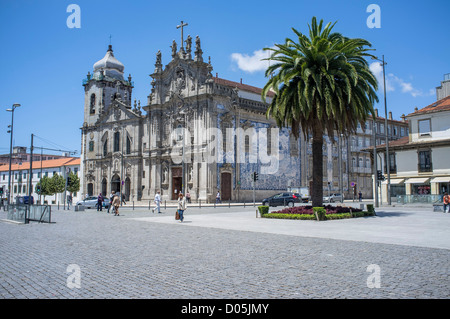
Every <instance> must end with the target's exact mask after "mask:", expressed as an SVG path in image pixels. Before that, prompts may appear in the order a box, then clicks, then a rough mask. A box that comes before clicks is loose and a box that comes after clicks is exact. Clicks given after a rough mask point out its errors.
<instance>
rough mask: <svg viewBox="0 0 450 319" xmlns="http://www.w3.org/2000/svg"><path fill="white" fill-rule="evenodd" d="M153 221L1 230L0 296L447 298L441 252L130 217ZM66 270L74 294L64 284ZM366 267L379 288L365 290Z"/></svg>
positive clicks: (72, 218) (72, 222) (107, 219)
mask: <svg viewBox="0 0 450 319" xmlns="http://www.w3.org/2000/svg"><path fill="white" fill-rule="evenodd" d="M206 211H207V209H204V210H203V212H202V213H204V214H206ZM2 213H3V212H2ZM156 215H157V214H151V213H149V212H148V211H145V212H142V211H141V212H139V211H131V210H128V211H127V210H126V209H124V210H122V216H118V217H115V216H112V215H111V214H107V213H106V212H102V213H100V212H96V211H85V212H73V211H71V212H67V211H53V217H52V220H53V221H54V222H55V223H53V224H38V223H31V224H28V225H16V224H12V223H5V222H0V253H1V258H0V298H6V299H10V298H32V299H33V298H64V299H66V298H152V299H153V298H164V299H171V298H194V299H198V298H211V299H215V298H221V299H223V298H252V299H253V298H268V299H272V298H273V299H279V298H289V299H292V298H383V299H384V298H449V291H450V289H449V288H450V283H449V261H450V251H449V250H447V249H436V248H427V247H414V246H406V245H391V244H380V243H370V242H363V241H347V240H334V239H333V240H331V239H327V238H308V237H300V236H289V235H279V234H270V233H262V232H251V231H236V230H227V229H218V228H208V227H195V226H192V225H190V227H186V225H183V224H181V223H178V222H176V221H175V220H174V222H173V224H170V223H153V222H142V221H139V220H136V219H133V217H140V216H149V217H154V218H158V217H159V216H156ZM161 215H164V214H161ZM166 216H167V215H166ZM449 217H450V216H449ZM0 218H4V216H3V215H0ZM299 222H305V221H299ZM71 264H76V265H78V266H79V268H80V274H81V276H80V288H69V287H68V285H67V280H68V277H69V276H70V275H71V274H72V273H71V272H67V267H68V266H69V265H71ZM371 264H376V265H378V266H379V267H380V270H381V273H380V279H381V282H380V284H381V286H380V288H369V287H368V286H367V279H368V277H369V276H370V275H371V272H368V271H367V267H368V266H369V265H371Z"/></svg>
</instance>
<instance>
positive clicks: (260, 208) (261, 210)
mask: <svg viewBox="0 0 450 319" xmlns="http://www.w3.org/2000/svg"><path fill="white" fill-rule="evenodd" d="M258 211H259V213H260V214H261V217H262V216H263V215H266V214H267V213H269V206H258Z"/></svg>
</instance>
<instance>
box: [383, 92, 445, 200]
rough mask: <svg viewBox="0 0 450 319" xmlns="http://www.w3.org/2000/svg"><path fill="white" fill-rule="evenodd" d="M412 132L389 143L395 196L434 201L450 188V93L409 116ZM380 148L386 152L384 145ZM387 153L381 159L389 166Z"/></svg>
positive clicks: (385, 184)
mask: <svg viewBox="0 0 450 319" xmlns="http://www.w3.org/2000/svg"><path fill="white" fill-rule="evenodd" d="M407 118H408V122H409V135H408V136H406V137H404V138H402V139H400V140H397V141H392V142H390V143H389V157H390V159H391V163H392V162H394V163H395V166H394V170H391V176H390V177H391V180H390V182H391V187H390V188H391V198H394V199H396V198H395V196H397V195H402V196H403V195H405V196H406V198H407V200H410V199H411V198H413V199H414V196H416V198H417V196H422V197H424V195H425V197H429V199H430V201H435V200H438V198H439V196H440V195H442V194H443V193H445V192H449V191H450V162H449V160H448V159H449V158H450V96H448V97H445V98H443V99H441V100H438V101H436V102H434V103H432V104H431V105H428V106H426V107H424V108H422V109H420V110H419V109H417V108H416V109H415V111H414V112H413V113H411V114H409V115H408V116H407ZM377 151H378V152H381V153H385V148H384V147H382V146H380V147H378V148H377ZM384 159H385V157H383V158H382V160H383V161H382V162H381V163H380V164H381V165H382V167H385V166H386V165H385V161H384ZM381 189H382V193H381V196H382V197H381V199H382V200H383V201H386V198H387V189H388V187H387V181H384V182H382V187H381Z"/></svg>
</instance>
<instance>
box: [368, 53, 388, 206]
mask: <svg viewBox="0 0 450 319" xmlns="http://www.w3.org/2000/svg"><path fill="white" fill-rule="evenodd" d="M372 59H373V60H377V61H379V62H381V65H382V66H383V90H384V113H385V118H384V132H385V136H386V159H385V161H386V172H387V196H386V197H387V203H388V205H391V172H390V171H391V169H390V167H389V165H390V158H389V137H388V120H387V118H388V112H387V105H386V72H385V65H386V64H387V63H386V62H384V54H383V55H382V59H381V60H380V59H378V58H376V57H372Z"/></svg>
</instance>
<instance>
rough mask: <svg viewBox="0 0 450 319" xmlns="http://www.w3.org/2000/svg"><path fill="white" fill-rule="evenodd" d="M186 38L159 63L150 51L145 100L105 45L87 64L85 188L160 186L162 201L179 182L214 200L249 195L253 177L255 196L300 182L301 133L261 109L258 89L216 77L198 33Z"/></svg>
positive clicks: (141, 196) (130, 194) (145, 194)
mask: <svg viewBox="0 0 450 319" xmlns="http://www.w3.org/2000/svg"><path fill="white" fill-rule="evenodd" d="M186 43H187V45H186V48H184V47H180V49H179V50H178V49H177V44H176V43H175V41H174V42H173V44H172V56H171V60H170V62H169V63H168V64H167V65H166V66H165V67H163V64H162V57H161V53H160V52H158V53H157V54H156V62H155V69H154V71H153V72H152V74H151V77H152V82H151V85H152V87H151V92H150V94H149V95H148V99H147V103H146V105H145V106H142V107H141V105H140V102H136V101H134V104H133V105H132V100H131V94H132V89H133V83H132V82H131V76H129V77H128V80H125V79H124V77H123V70H124V67H123V64H122V63H121V62H119V61H118V60H117V59H116V58H115V57H114V55H113V51H112V48H111V46H110V47H109V49H108V51H107V53H106V55H105V57H104V58H103V59H102V60H100V61H98V62H97V63H95V64H94V73H93V75H91V74H90V73H88V76H87V78H86V79H85V80H84V81H83V85H84V88H85V106H84V123H83V127H82V157H81V158H82V163H81V171H82V191H83V193H87V194H98V193H103V194H109V192H110V191H112V190H114V191H116V192H117V191H119V192H122V193H123V194H124V195H125V198H126V200H130V201H148V200H151V199H153V198H154V196H155V194H156V192H157V191H160V192H161V195H162V198H163V199H164V200H174V199H176V197H177V196H178V193H179V192H180V191H181V192H189V193H190V195H191V198H192V200H201V201H203V202H211V201H215V197H216V194H217V192H220V193H221V198H222V200H233V201H243V200H247V201H250V200H251V199H252V198H253V186H254V188H255V192H256V194H257V198H258V199H259V200H260V199H261V198H262V197H264V196H269V195H273V193H274V191H279V190H286V186H287V185H299V184H300V183H301V180H300V172H301V161H300V147H299V143H300V142H299V141H297V140H295V139H294V138H293V136H292V135H291V134H290V132H289V130H288V129H282V130H278V129H277V128H276V126H275V122H274V121H272V120H268V119H267V118H266V115H265V113H266V109H267V104H266V103H263V102H262V101H261V95H260V94H261V89H259V88H256V87H253V86H249V85H246V84H243V83H239V82H233V81H228V80H225V79H221V78H219V77H218V76H215V77H213V75H212V70H213V67H212V64H211V60H210V59H208V61H207V62H205V61H204V59H203V51H202V48H201V44H200V39H199V38H198V37H197V38H196V39H195V49H194V47H192V39H191V38H190V36H189V37H188V39H187V40H186ZM268 99H270V96H268ZM272 136H273V138H272ZM272 149H273V150H274V151H273V153H272V151H271V150H272ZM253 172H257V173H258V174H259V179H258V181H257V182H256V183H255V185H253V182H252V173H253Z"/></svg>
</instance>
